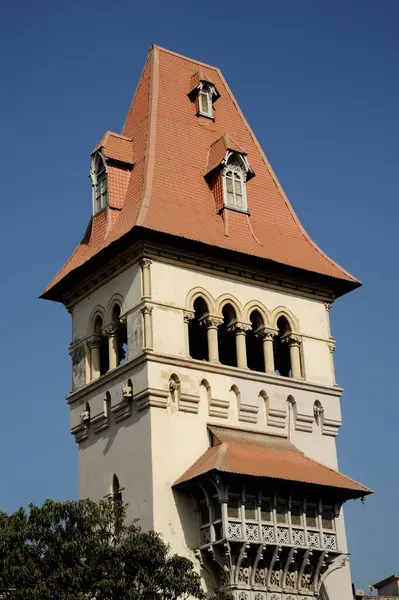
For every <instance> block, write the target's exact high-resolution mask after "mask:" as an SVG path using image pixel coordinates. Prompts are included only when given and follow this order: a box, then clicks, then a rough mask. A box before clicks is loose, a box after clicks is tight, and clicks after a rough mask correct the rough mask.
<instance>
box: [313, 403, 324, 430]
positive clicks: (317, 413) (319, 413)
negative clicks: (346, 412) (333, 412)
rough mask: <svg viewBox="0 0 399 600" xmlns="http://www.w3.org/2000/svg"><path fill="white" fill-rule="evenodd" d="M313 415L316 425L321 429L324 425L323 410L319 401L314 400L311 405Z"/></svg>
mask: <svg viewBox="0 0 399 600" xmlns="http://www.w3.org/2000/svg"><path fill="white" fill-rule="evenodd" d="M313 415H314V420H315V423H316V425H317V426H318V427H320V428H322V427H323V423H324V408H323V405H322V403H321V402H320V400H316V402H315V403H314V404H313Z"/></svg>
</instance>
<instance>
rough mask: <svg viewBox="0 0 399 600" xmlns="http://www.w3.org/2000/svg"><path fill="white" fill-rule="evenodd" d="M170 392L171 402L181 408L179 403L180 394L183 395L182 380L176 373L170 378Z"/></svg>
mask: <svg viewBox="0 0 399 600" xmlns="http://www.w3.org/2000/svg"><path fill="white" fill-rule="evenodd" d="M169 392H170V397H171V400H172V402H173V404H174V405H175V406H176V407H178V406H179V401H180V394H181V384H180V379H179V378H178V376H177V375H176V373H173V374H172V375H171V376H170V379H169Z"/></svg>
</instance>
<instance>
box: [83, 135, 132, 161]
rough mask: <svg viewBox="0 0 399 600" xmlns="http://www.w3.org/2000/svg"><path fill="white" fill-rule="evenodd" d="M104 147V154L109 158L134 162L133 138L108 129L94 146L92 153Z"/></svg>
mask: <svg viewBox="0 0 399 600" xmlns="http://www.w3.org/2000/svg"><path fill="white" fill-rule="evenodd" d="M100 148H102V150H103V152H104V155H105V156H106V157H107V158H111V159H113V160H117V161H119V162H124V163H127V164H130V165H132V164H133V140H132V138H128V137H125V136H123V135H119V134H118V133H113V132H112V131H107V132H106V133H105V135H104V136H103V137H102V138H101V140H100V141H99V142H98V144H97V146H96V147H95V148H94V150H93V152H92V154H94V153H95V152H97V150H100Z"/></svg>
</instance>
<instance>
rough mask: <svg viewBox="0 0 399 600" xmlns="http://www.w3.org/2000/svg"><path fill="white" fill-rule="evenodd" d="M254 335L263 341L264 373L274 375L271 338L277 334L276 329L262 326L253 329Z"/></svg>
mask: <svg viewBox="0 0 399 600" xmlns="http://www.w3.org/2000/svg"><path fill="white" fill-rule="evenodd" d="M255 335H256V336H257V337H258V338H260V339H261V340H262V342H263V357H264V361H265V373H268V374H269V375H274V371H275V368H274V348H273V338H274V336H275V335H277V331H275V330H274V329H268V328H267V327H262V328H261V329H258V331H255Z"/></svg>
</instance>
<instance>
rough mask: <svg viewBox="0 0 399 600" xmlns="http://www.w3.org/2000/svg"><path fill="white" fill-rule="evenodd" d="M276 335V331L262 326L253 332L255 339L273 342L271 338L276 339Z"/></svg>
mask: <svg viewBox="0 0 399 600" xmlns="http://www.w3.org/2000/svg"><path fill="white" fill-rule="evenodd" d="M277 334H278V330H277V329H271V328H270V327H264V326H262V327H259V328H258V329H257V330H256V331H255V335H256V337H258V338H260V339H261V340H273V338H274V337H276V335H277Z"/></svg>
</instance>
